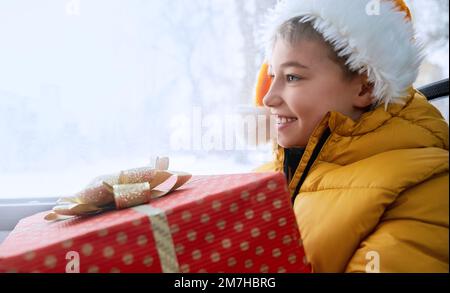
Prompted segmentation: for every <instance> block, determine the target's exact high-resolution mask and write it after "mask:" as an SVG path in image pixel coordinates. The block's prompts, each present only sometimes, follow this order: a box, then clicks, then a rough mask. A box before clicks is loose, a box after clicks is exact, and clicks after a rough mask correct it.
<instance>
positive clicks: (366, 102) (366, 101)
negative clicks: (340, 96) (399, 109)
mask: <svg viewBox="0 0 450 293" xmlns="http://www.w3.org/2000/svg"><path fill="white" fill-rule="evenodd" d="M373 101H374V97H373V84H372V83H370V82H368V81H367V78H364V80H362V82H361V84H360V91H359V94H358V95H357V96H356V97H355V98H354V100H353V106H355V107H357V108H367V107H369V106H370V105H371V104H372V103H373Z"/></svg>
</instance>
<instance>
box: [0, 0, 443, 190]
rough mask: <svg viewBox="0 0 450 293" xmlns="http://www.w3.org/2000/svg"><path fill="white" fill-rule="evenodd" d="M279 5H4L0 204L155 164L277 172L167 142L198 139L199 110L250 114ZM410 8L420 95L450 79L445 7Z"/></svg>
mask: <svg viewBox="0 0 450 293" xmlns="http://www.w3.org/2000/svg"><path fill="white" fill-rule="evenodd" d="M275 2H276V1H275V0H189V1H186V0H171V1H166V0H127V1H124V0H89V1H88V0H37V1H35V0H0V137H1V140H0V186H1V192H0V198H19V197H36V198H37V197H59V196H62V195H64V194H70V193H73V192H76V191H78V190H79V189H81V188H82V187H83V186H84V185H85V184H86V183H87V182H89V181H90V179H91V178H93V177H95V176H97V175H99V174H104V173H111V172H115V171H119V170H123V169H126V168H132V167H138V166H144V165H147V164H148V163H149V162H150V159H151V157H152V156H156V155H166V156H170V158H171V169H172V170H184V171H188V172H191V173H193V174H220V173H239V172H250V171H251V170H252V169H254V168H255V167H257V166H258V165H260V164H262V163H263V162H265V161H268V160H270V159H271V153H270V152H271V151H270V146H269V145H267V146H262V147H260V148H258V149H257V150H252V149H243V150H242V149H236V148H231V149H228V150H223V149H216V150H205V149H195V148H194V147H189V146H184V147H181V148H174V145H173V141H171V140H172V139H173V136H172V137H171V133H174V132H178V133H189V131H192V129H193V128H194V127H195V123H194V121H195V118H194V116H195V110H194V109H201V111H202V115H203V116H204V115H207V114H214V113H216V114H217V115H219V116H220V115H221V114H223V113H225V112H226V113H242V112H248V111H249V109H251V107H252V91H253V83H254V81H255V77H256V73H257V71H258V68H259V65H260V64H261V61H262V54H261V52H260V51H259V50H258V47H257V45H256V34H255V32H256V30H257V29H258V24H259V23H260V22H261V19H262V16H263V15H264V13H265V11H266V10H267V8H268V7H272V6H273V5H274V3H275ZM407 2H408V3H409V4H410V6H411V8H412V12H413V14H414V15H415V17H414V19H415V21H416V27H417V30H418V33H419V37H420V38H421V39H422V40H424V41H425V42H426V43H427V44H428V57H427V60H426V61H425V63H424V65H423V67H422V69H421V74H420V77H419V79H418V81H417V84H416V85H417V86H420V85H424V84H427V83H429V82H433V81H437V80H440V79H442V78H446V77H448V75H449V67H448V63H449V60H448V59H449V57H448V49H449V41H448V21H449V16H448V1H444V0H414V1H413V0H410V1H407ZM437 103H438V105H439V107H440V108H441V109H444V110H443V111H444V113H443V114H444V115H445V117H446V118H447V120H448V99H447V100H446V101H441V102H437ZM216 122H217V121H216ZM214 125H216V127H218V128H221V129H223V128H225V127H226V125H227V123H226V122H224V123H220V121H218V123H216V124H214ZM203 126H205V125H203ZM209 130H211V129H209ZM194 131H195V130H194ZM219 133H220V132H219Z"/></svg>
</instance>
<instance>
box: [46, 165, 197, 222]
mask: <svg viewBox="0 0 450 293" xmlns="http://www.w3.org/2000/svg"><path fill="white" fill-rule="evenodd" d="M168 166H169V159H168V158H156V160H155V162H154V166H153V168H152V167H143V168H135V169H130V170H125V171H121V172H120V173H118V174H112V175H105V176H100V177H97V178H96V179H94V180H93V181H92V182H91V184H89V185H88V186H87V187H86V188H85V189H84V190H83V191H81V192H79V193H78V194H77V195H76V196H73V197H65V198H61V199H60V200H58V205H57V206H55V207H54V208H53V211H52V212H51V213H49V214H47V215H46V216H45V219H46V220H49V221H52V220H57V219H60V218H61V217H59V216H83V215H91V214H95V213H99V212H102V211H105V210H110V209H111V208H116V209H125V208H130V207H134V206H138V205H142V204H146V203H149V202H150V201H151V200H153V199H156V198H160V197H162V196H165V195H167V194H169V193H171V192H172V191H174V190H176V189H178V188H179V187H181V186H182V185H184V184H185V183H186V182H187V181H189V179H190V178H191V177H192V175H191V174H189V173H185V172H170V171H167V169H168ZM155 187H157V189H155Z"/></svg>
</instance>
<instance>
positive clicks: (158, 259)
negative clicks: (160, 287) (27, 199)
mask: <svg viewBox="0 0 450 293" xmlns="http://www.w3.org/2000/svg"><path fill="white" fill-rule="evenodd" d="M148 211H150V213H149V212H148ZM155 211H157V212H156V213H155ZM45 214H46V213H40V214H36V215H34V216H31V217H28V218H25V219H23V220H21V221H20V222H19V224H18V225H17V226H16V227H15V229H14V230H13V231H12V232H11V233H10V235H9V236H8V237H7V239H6V240H5V241H4V242H3V244H2V245H1V246H0V271H1V272H50V273H65V272H66V273H67V272H69V273H72V272H81V273H88V272H92V273H110V272H127V273H129V272H131V273H133V272H135V273H138V272H150V273H159V272H192V273H197V272H200V273H201V272H210V273H220V272H225V273H259V272H263V273H266V272H267V273H277V272H290V273H301V272H303V273H306V272H310V271H311V268H310V266H309V265H308V264H307V263H306V261H305V260H306V258H305V254H304V250H303V247H302V242H301V238H300V234H299V231H298V227H297V224H296V220H295V216H294V213H293V210H292V207H291V203H290V196H289V192H288V191H287V186H286V180H285V178H284V176H283V174H281V173H256V174H255V173H251V174H237V175H221V176H194V177H192V178H191V180H190V181H189V182H187V183H186V184H185V185H183V186H182V187H181V188H179V189H178V190H176V191H175V192H173V193H171V194H169V195H167V196H166V197H164V198H160V199H157V200H154V201H153V202H151V203H149V204H146V205H142V206H139V207H136V208H128V209H124V210H115V211H110V212H106V213H103V214H99V215H95V216H90V217H78V218H72V219H68V220H64V221H57V222H47V221H45V220H44V215H45Z"/></svg>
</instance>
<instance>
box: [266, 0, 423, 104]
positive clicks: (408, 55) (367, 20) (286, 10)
mask: <svg viewBox="0 0 450 293" xmlns="http://www.w3.org/2000/svg"><path fill="white" fill-rule="evenodd" d="M374 1H376V2H375V3H374ZM374 4H375V5H378V6H377V7H376V8H377V9H376V10H375V12H376V13H375V14H374V11H370V10H369V9H370V8H371V6H370V5H374ZM295 17H301V20H300V21H301V22H310V23H311V24H312V25H313V27H314V28H315V29H316V30H317V31H318V32H319V33H321V34H322V35H323V37H324V38H325V40H326V41H328V42H329V43H330V44H331V45H332V46H333V48H334V49H335V51H336V52H337V54H338V56H340V57H344V56H347V57H348V60H347V63H346V65H347V66H348V67H349V68H350V70H352V71H357V72H359V73H366V74H367V77H368V81H369V82H371V83H372V84H373V86H374V89H373V96H374V97H375V99H376V104H383V103H385V104H386V106H387V105H388V104H390V103H402V102H403V99H402V97H405V96H406V95H407V91H408V89H409V88H410V87H411V86H412V84H413V83H414V81H415V80H416V78H417V76H418V72H419V67H420V65H421V63H422V61H423V59H424V53H423V52H424V46H423V44H422V43H421V42H419V41H418V40H417V38H416V36H415V30H414V27H413V23H412V21H411V20H410V19H407V14H406V12H405V11H402V10H401V9H399V8H398V7H397V6H396V3H394V2H393V1H392V0H371V1H369V0H280V1H279V2H278V3H277V5H276V6H275V8H273V9H271V10H270V11H269V14H268V16H267V18H266V21H265V23H264V24H263V30H262V38H263V44H262V45H263V46H264V49H265V52H266V60H268V61H269V60H270V58H271V54H272V50H273V40H274V36H275V34H276V31H277V30H278V28H279V27H280V26H281V25H282V24H283V23H285V22H286V21H288V20H290V19H292V18H295ZM269 62H270V61H269Z"/></svg>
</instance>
